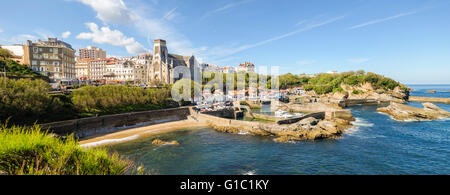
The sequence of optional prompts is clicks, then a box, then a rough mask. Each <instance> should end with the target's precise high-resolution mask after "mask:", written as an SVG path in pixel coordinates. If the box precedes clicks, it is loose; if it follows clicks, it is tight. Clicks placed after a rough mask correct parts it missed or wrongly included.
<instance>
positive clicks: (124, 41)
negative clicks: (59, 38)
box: [76, 23, 148, 54]
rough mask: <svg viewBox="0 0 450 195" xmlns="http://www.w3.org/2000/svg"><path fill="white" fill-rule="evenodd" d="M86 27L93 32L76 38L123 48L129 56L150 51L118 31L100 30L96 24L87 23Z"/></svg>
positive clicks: (104, 28)
mask: <svg viewBox="0 0 450 195" xmlns="http://www.w3.org/2000/svg"><path fill="white" fill-rule="evenodd" d="M86 26H87V27H88V28H89V29H90V30H91V32H88V33H86V32H84V33H80V34H79V35H78V36H77V37H76V38H77V39H87V40H92V42H94V43H98V44H109V45H114V46H123V47H125V48H126V50H127V52H128V53H129V54H141V53H145V52H147V51H148V50H147V49H145V48H144V47H143V46H142V45H141V44H140V43H138V42H137V41H136V40H134V38H131V37H127V36H125V35H124V34H123V33H122V32H120V31H118V30H111V29H110V28H109V27H102V28H100V29H99V27H98V25H97V24H95V23H87V24H86Z"/></svg>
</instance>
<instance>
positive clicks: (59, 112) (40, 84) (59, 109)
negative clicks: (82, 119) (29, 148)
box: [0, 79, 76, 124]
mask: <svg viewBox="0 0 450 195" xmlns="http://www.w3.org/2000/svg"><path fill="white" fill-rule="evenodd" d="M49 91H50V85H49V84H48V83H47V82H45V81H43V80H39V79H37V80H31V79H19V80H14V79H0V120H6V119H8V118H10V121H11V122H12V123H20V124H33V123H34V122H36V121H38V122H50V121H54V120H65V119H70V118H71V117H73V115H76V113H74V110H73V108H72V105H71V104H70V103H69V102H67V101H64V98H63V97H58V96H51V95H49V94H48V92H49Z"/></svg>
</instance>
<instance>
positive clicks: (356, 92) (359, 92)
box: [352, 90, 364, 95]
mask: <svg viewBox="0 0 450 195" xmlns="http://www.w3.org/2000/svg"><path fill="white" fill-rule="evenodd" d="M352 93H353V94H355V95H358V94H362V93H364V92H363V91H361V90H353V92H352Z"/></svg>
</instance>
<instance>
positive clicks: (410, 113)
mask: <svg viewBox="0 0 450 195" xmlns="http://www.w3.org/2000/svg"><path fill="white" fill-rule="evenodd" d="M422 105H423V107H424V108H423V109H420V108H416V107H413V106H408V105H404V104H398V103H395V102H392V103H391V104H390V105H389V106H388V107H383V108H378V109H377V111H378V112H382V113H386V114H388V115H390V116H392V117H393V118H394V119H396V120H399V121H411V120H413V121H414V120H415V121H424V120H436V119H441V118H446V117H450V113H449V112H447V111H445V110H443V109H441V108H439V107H437V106H436V105H434V104H432V103H423V104H422Z"/></svg>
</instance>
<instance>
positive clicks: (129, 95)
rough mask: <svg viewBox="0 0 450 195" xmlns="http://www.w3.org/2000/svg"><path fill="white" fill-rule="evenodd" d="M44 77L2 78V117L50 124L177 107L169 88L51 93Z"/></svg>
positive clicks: (87, 89) (121, 88) (101, 88)
mask: <svg viewBox="0 0 450 195" xmlns="http://www.w3.org/2000/svg"><path fill="white" fill-rule="evenodd" d="M50 90H51V87H50V85H49V84H48V83H46V82H45V81H42V80H31V79H19V80H13V79H0V120H3V121H5V120H6V119H8V118H9V119H10V121H11V123H13V124H28V125H31V124H34V123H35V122H38V123H47V122H54V121H61V120H69V119H75V118H80V117H88V116H94V115H95V114H115V113H122V112H131V111H144V110H152V109H161V108H171V107H177V104H174V102H173V101H171V99H170V88H168V87H165V88H157V89H156V88H152V89H143V88H138V87H126V86H108V85H106V86H101V87H93V86H86V87H82V88H79V89H76V90H75V91H74V92H73V94H72V95H69V96H67V95H63V94H58V95H49V94H48V93H49V92H50Z"/></svg>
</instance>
